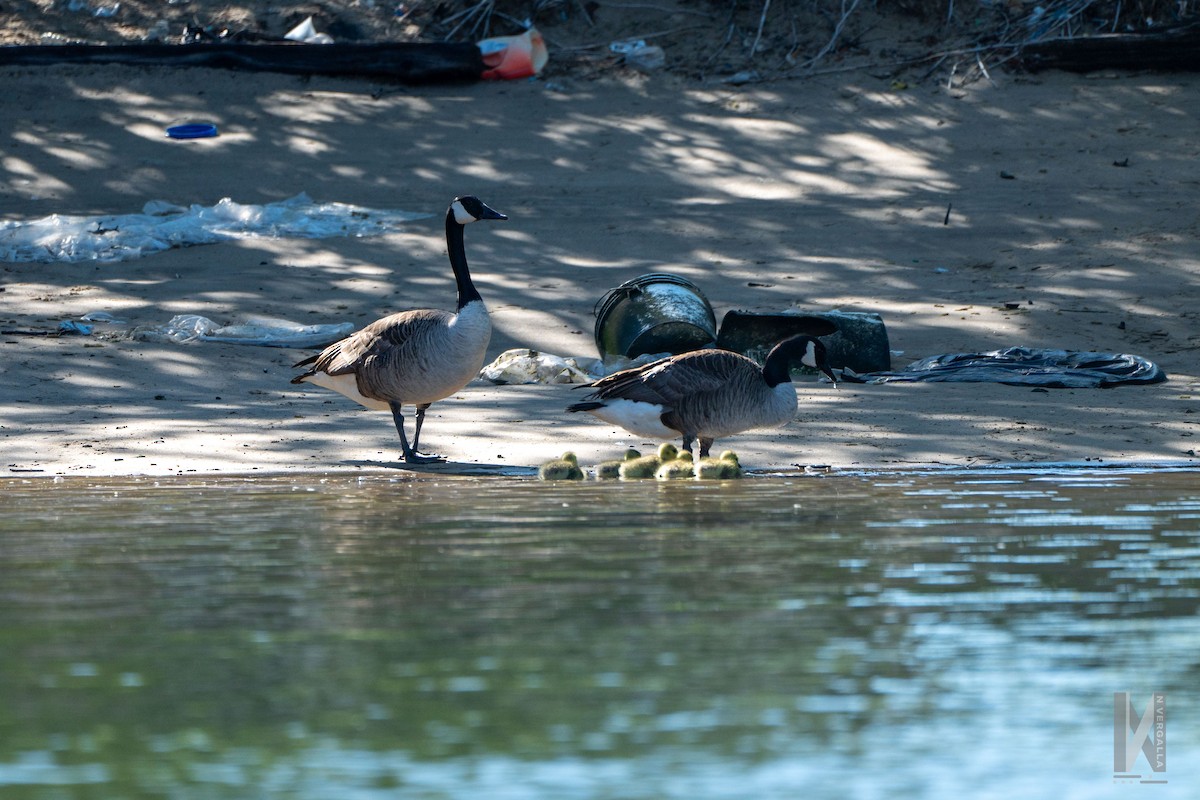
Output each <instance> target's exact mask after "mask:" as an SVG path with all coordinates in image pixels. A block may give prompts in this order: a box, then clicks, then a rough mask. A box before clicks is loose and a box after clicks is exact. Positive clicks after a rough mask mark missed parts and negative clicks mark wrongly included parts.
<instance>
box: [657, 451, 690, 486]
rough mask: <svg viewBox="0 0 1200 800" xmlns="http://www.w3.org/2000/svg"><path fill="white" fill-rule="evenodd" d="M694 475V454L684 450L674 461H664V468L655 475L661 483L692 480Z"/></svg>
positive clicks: (659, 469) (660, 468) (661, 467)
mask: <svg viewBox="0 0 1200 800" xmlns="http://www.w3.org/2000/svg"><path fill="white" fill-rule="evenodd" d="M694 474H695V470H694V465H693V464H692V454H691V453H689V452H688V451H687V450H684V451H683V452H682V453H680V454H679V457H678V458H676V459H675V460H674V461H664V462H663V464H662V466H660V467H659V468H658V471H657V472H655V473H654V477H656V478H658V479H659V480H660V481H676V480H682V479H684V478H690V477H692V476H693V475H694Z"/></svg>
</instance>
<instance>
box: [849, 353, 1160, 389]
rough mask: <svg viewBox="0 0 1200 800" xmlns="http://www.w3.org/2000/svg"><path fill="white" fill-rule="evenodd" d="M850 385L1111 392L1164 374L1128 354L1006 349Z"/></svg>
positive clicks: (954, 356)
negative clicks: (995, 386) (930, 384)
mask: <svg viewBox="0 0 1200 800" xmlns="http://www.w3.org/2000/svg"><path fill="white" fill-rule="evenodd" d="M842 379H843V380H844V381H846V382H848V383H893V382H914V381H929V382H950V381H962V382H988V383H1003V384H1008V385H1011V386H1043V387H1046V388H1050V389H1091V388H1109V387H1111V386H1119V385H1121V384H1126V383H1129V384H1145V383H1159V382H1161V381H1165V380H1166V379H1167V375H1166V373H1165V372H1163V371H1162V369H1161V368H1159V366H1158V365H1157V364H1155V363H1154V362H1152V361H1148V360H1146V359H1145V358H1142V357H1141V356H1135V355H1129V354H1126V353H1094V352H1088V351H1080V350H1052V349H1051V350H1042V349H1034V348H1028V347H1009V348H1007V349H1005V350H992V351H990V352H987V353H950V354H945V355H937V356H930V357H928V358H923V359H921V360H920V361H914V362H913V363H912V364H909V365H908V367H906V368H905V369H903V370H900V371H897V372H867V373H863V374H861V375H860V374H858V373H856V372H854V371H853V370H850V369H846V370H843V371H842Z"/></svg>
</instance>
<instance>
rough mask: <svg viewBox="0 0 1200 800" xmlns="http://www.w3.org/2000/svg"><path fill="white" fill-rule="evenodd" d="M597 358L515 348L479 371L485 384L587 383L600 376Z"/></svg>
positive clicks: (600, 368) (601, 366)
mask: <svg viewBox="0 0 1200 800" xmlns="http://www.w3.org/2000/svg"><path fill="white" fill-rule="evenodd" d="M603 370H604V366H603V364H601V362H600V360H599V359H597V358H562V357H561V356H554V355H549V354H547V353H539V352H538V351H537V350H529V349H524V348H517V349H515V350H505V351H504V352H503V353H501V354H500V355H499V356H497V357H496V360H495V361H493V362H492V363H490V364H488V365H487V366H485V367H484V368H483V369H482V370H480V372H479V377H480V378H482V379H483V380H485V381H491V382H492V383H497V384H508V383H518V384H520V383H591V382H592V381H594V380H596V379H597V378H600V377H602V376H603V374H604V372H603Z"/></svg>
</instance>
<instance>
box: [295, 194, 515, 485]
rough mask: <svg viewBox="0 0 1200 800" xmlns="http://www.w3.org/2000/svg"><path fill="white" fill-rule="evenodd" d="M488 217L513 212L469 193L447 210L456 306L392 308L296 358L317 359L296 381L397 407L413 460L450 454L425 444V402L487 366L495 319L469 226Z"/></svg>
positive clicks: (404, 446)
mask: <svg viewBox="0 0 1200 800" xmlns="http://www.w3.org/2000/svg"><path fill="white" fill-rule="evenodd" d="M481 219H508V217H506V216H504V215H503V214H501V213H500V212H498V211H494V210H493V209H491V208H488V207H487V206H486V205H484V204H483V202H482V201H480V200H479V198H477V197H471V196H469V195H467V196H462V197H456V198H454V202H452V203H451V204H450V208H449V209H448V210H447V211H446V249H447V251H448V252H449V255H450V266H451V268H453V270H454V279H455V281H456V282H457V283H458V308H457V309H456V311H455V313H453V314H451V313H449V312H446V311H438V310H434V309H417V310H414V311H402V312H400V313H398V314H391V315H390V316H386V317H384V318H383V319H378V320H376V321H375V322H372V323H371V324H370V325H368V326H366V327H365V328H363V329H361V330H359V331H356V332H355V333H352V334H350V335H349V336H347V337H346V338H345V339H342V340H341V341H339V342H334V343H333V344H331V345H329V346H328V347H326V348H325V349H324V350H322V351H321V352H320V353H318V354H317V355H315V356H312V357H311V358H306V359H304V360H303V361H301V362H299V363H297V364H296V365H295V366H297V367H302V366H305V365H310V366H309V367H308V372H305V373H304V374H303V375H297V376H296V377H295V378H292V383H305V382H307V383H315V384H316V385H317V386H322V387H324V388H326V389H332V390H333V391H335V392H338V393H339V394H343V395H345V396H346V397H348V398H350V399H351V400H353V401H354V402H356V403H359V404H360V405H363V406H365V407H367V408H370V409H375V410H381V411H383V410H387V411H391V412H392V420H393V421H394V422H395V423H396V431H397V432H398V433H399V434H400V448H401V450H402V451H403V454H404V460H405V461H406V462H407V463H409V464H426V463H429V462H431V461H443V460H444V459H443V458H442V457H441V456H438V455H432V454H430V455H422V454H421V453H420V452H419V451H418V450H417V446H418V443H419V441H420V439H421V424H422V423H423V422H424V421H425V410H426V409H427V408H429V406H430V405H431V404H432V403H434V402H435V401H437V400H441V399H442V398H444V397H449V396H450V395H452V394H454V393H455V392H457V391H458V390H459V389H461V388H462V387H464V386H466V385H467V383H468V382H469V381H471V379H472V378H474V377H475V376H476V375H478V374H479V370H480V369H482V368H483V358H484V355H485V354H486V352H487V346H488V340H489V339H491V335H492V322H491V319H490V318H489V317H488V312H487V308H486V307H485V306H484V305H483V298H482V297H480V296H479V292H478V291H477V290H476V289H475V284H474V283H472V282H471V273H470V271H469V270H468V268H467V254H466V250H465V249H464V248H463V226H464V225H467V224H468V223H471V222H475V221H476V220H481ZM406 405H413V406H416V407H417V425H416V430H415V431H414V432H413V440H412V446H411V447H410V446H409V444H408V437H406V436H405V435H404V417H403V415H402V413H401V408H402V407H403V406H406Z"/></svg>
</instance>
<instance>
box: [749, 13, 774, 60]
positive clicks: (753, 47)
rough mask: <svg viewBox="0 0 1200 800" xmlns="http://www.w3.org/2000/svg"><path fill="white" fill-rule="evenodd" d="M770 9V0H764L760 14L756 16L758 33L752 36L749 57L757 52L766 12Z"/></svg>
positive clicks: (765, 22) (752, 56)
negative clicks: (752, 41) (752, 42)
mask: <svg viewBox="0 0 1200 800" xmlns="http://www.w3.org/2000/svg"><path fill="white" fill-rule="evenodd" d="M770 10H771V0H764V2H763V7H762V15H761V16H760V17H759V18H758V33H757V34H755V36H754V44H753V45H751V46H750V57H751V58H754V54H755V53H757V52H758V43H759V42H760V41H762V32H763V26H764V25H766V24H767V12H768V11H770Z"/></svg>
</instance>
